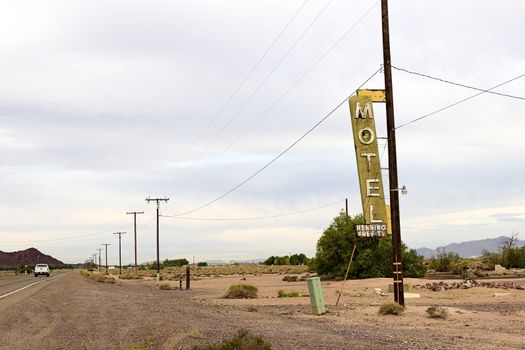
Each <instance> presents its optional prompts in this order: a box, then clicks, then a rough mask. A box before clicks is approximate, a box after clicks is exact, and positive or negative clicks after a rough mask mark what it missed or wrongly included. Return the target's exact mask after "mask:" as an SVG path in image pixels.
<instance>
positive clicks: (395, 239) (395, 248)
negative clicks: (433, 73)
mask: <svg viewBox="0 0 525 350" xmlns="http://www.w3.org/2000/svg"><path fill="white" fill-rule="evenodd" d="M381 18H382V27H383V69H384V72H385V73H384V74H385V95H386V126H387V132H388V168H389V169H390V171H389V177H388V179H389V182H390V209H391V221H392V257H393V259H392V260H393V261H392V263H393V269H392V271H393V274H394V300H395V301H396V302H397V303H399V304H400V305H403V306H404V305H405V294H404V291H403V289H404V288H403V265H402V263H401V262H402V257H401V225H400V223H399V189H398V182H397V154H396V123H395V120H394V94H393V89H392V63H391V61H390V33H389V25H388V0H381Z"/></svg>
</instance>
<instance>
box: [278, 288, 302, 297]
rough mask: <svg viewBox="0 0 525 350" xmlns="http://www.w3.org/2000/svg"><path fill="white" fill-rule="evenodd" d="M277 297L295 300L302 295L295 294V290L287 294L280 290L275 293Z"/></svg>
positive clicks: (299, 293)
mask: <svg viewBox="0 0 525 350" xmlns="http://www.w3.org/2000/svg"><path fill="white" fill-rule="evenodd" d="M277 296H278V297H279V298H297V297H300V296H302V293H301V292H297V291H295V290H292V291H289V292H287V291H284V290H282V289H280V290H279V291H278V292H277Z"/></svg>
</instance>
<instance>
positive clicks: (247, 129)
mask: <svg viewBox="0 0 525 350" xmlns="http://www.w3.org/2000/svg"><path fill="white" fill-rule="evenodd" d="M378 4H379V1H376V2H375V3H374V4H373V5H372V6H371V7H370V8H368V9H367V11H366V12H365V13H364V14H363V15H361V17H359V18H358V20H357V21H356V22H354V23H353V24H352V25H351V26H350V27H349V28H348V29H347V30H346V31H345V32H344V33H343V34H342V35H341V36H340V37H339V38H338V39H337V40H336V41H335V42H334V44H332V45H331V46H330V47H329V48H328V49H327V50H326V51H325V52H324V53H323V54H322V55H321V56H320V57H319V58H318V59H317V60H316V61H315V62H314V63H313V64H312V65H311V66H310V67H309V68H308V69H307V70H306V72H304V73H303V74H302V75H301V76H300V77H299V79H297V80H296V81H295V82H294V83H293V84H292V85H291V86H290V87H289V88H288V89H287V90H286V91H284V92H283V93H282V94H281V95H280V96H279V97H278V98H277V99H276V100H275V101H274V102H273V103H272V104H271V105H270V106H269V107H268V108H267V109H266V110H265V111H264V112H263V113H261V114H260V115H259V116H258V117H257V118H256V119H255V120H254V121H253V122H252V123H251V124H250V125H249V126H248V127H247V128H246V129H245V130H244V131H242V132H241V134H239V135H238V136H237V137H236V138H235V139H234V140H233V141H232V142H231V143H230V144H229V145H228V146H227V147H226V148H225V149H224V150H223V151H222V152H221V153H219V154H218V155H217V156H216V157H215V158H214V159H213V160H212V161H211V162H209V163H208V164H207V165H206V166H205V167H204V168H202V169H201V170H200V171H199V172H198V173H197V174H196V175H195V176H193V177H192V178H191V179H190V180H188V181H187V182H186V183H184V184H183V185H182V186H181V187H179V188H178V189H176V190H175V192H173V194H175V193H177V192H178V191H180V190H181V189H182V188H185V186H187V185H188V184H190V183H192V182H193V181H195V180H196V179H197V178H199V177H200V176H201V175H202V174H203V173H204V172H205V171H206V170H207V169H208V168H209V167H210V166H212V165H213V164H214V163H215V162H216V161H217V160H218V159H219V158H220V157H221V156H222V155H224V153H226V152H227V151H228V150H229V149H230V148H231V147H232V146H233V145H234V144H236V143H237V142H238V141H239V140H240V139H241V138H242V137H243V136H244V135H246V134H247V133H248V132H249V131H250V130H251V129H252V128H253V127H254V126H255V125H256V124H257V123H258V122H259V121H261V120H262V119H263V118H264V117H265V116H266V115H267V114H268V113H269V112H270V111H271V110H272V109H273V108H274V107H275V106H276V105H277V104H278V103H280V102H281V101H282V100H283V99H284V98H285V97H286V96H287V95H288V94H289V93H290V92H291V91H292V90H293V89H294V88H295V87H296V86H297V85H299V83H300V82H301V81H303V80H304V79H305V78H306V76H308V74H310V73H311V72H312V71H313V70H314V69H315V67H317V65H319V63H321V61H322V60H323V59H324V58H326V56H327V55H328V54H329V53H330V52H331V51H332V50H333V49H335V48H336V47H337V46H338V45H339V44H340V43H341V41H343V39H344V38H345V37H346V36H347V35H348V34H350V33H351V32H352V31H353V30H354V29H355V27H357V26H358V25H359V24H360V23H361V22H362V21H363V20H364V19H365V18H366V17H367V16H368V15H369V14H370V12H372V10H373V9H374V8H375V7H376V6H377V5H378Z"/></svg>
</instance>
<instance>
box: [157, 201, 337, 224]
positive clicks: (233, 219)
mask: <svg viewBox="0 0 525 350" xmlns="http://www.w3.org/2000/svg"><path fill="white" fill-rule="evenodd" d="M341 201H342V200H338V201H335V202H332V203H328V204H323V205H320V206H318V207H315V208H309V209H302V210H297V211H293V212H288V213H283V214H275V215H266V216H254V217H246V218H188V217H181V216H176V215H161V216H162V217H167V218H172V219H178V220H194V221H251V220H264V219H273V218H280V217H283V216H291V215H296V214H301V213H307V212H311V211H315V210H319V209H323V208H327V207H331V206H333V205H335V204H338V203H341Z"/></svg>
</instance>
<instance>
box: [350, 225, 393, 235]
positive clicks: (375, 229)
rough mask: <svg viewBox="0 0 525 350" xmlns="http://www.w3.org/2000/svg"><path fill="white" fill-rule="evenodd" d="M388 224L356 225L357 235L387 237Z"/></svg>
mask: <svg viewBox="0 0 525 350" xmlns="http://www.w3.org/2000/svg"><path fill="white" fill-rule="evenodd" d="M386 231H387V225H386V224H368V225H355V232H356V234H357V237H385V236H386Z"/></svg>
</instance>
